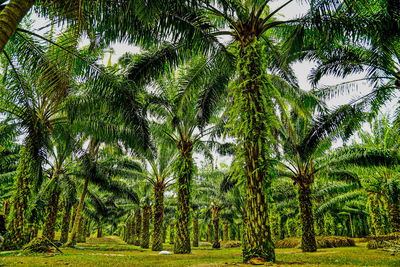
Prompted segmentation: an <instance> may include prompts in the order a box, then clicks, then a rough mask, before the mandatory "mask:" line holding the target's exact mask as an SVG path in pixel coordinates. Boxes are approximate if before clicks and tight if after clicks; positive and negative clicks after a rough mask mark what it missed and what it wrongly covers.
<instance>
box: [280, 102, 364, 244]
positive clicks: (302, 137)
mask: <svg viewBox="0 0 400 267" xmlns="http://www.w3.org/2000/svg"><path fill="white" fill-rule="evenodd" d="M356 112H357V110H356V109H354V108H352V107H350V106H342V107H340V108H338V109H337V110H335V111H333V112H331V113H330V114H322V115H321V116H320V117H318V118H316V119H311V120H310V119H307V118H301V117H299V116H297V115H295V114H292V118H291V119H289V118H288V117H286V116H284V118H288V119H287V120H285V121H284V123H283V126H284V127H283V128H282V129H284V131H285V133H284V135H283V136H282V140H283V144H282V146H283V151H284V155H283V158H284V160H282V161H281V162H280V164H279V165H280V166H282V167H283V168H284V170H285V171H283V172H282V173H279V172H278V176H280V175H282V176H283V177H289V178H291V179H292V180H293V181H294V183H295V184H296V185H297V186H298V198H299V199H298V202H299V206H300V217H301V222H302V243H301V246H302V250H303V251H304V252H313V251H316V250H317V244H316V240H315V231H314V219H313V204H312V199H311V198H312V191H311V190H312V185H313V184H314V181H315V177H316V175H317V173H318V172H319V171H320V170H321V168H323V167H326V165H325V166H324V164H321V163H319V162H318V158H319V157H321V156H324V155H325V153H326V151H327V150H328V149H329V148H330V145H331V142H332V141H333V140H335V139H336V138H337V137H339V135H340V134H341V133H343V132H349V131H350V132H351V129H350V128H351V127H356V126H358V125H357V123H355V122H354V118H355V117H357V116H356V115H357V114H356ZM345 127H346V128H348V129H346V130H341V128H342V129H343V128H345ZM287 171H288V173H286V172H287Z"/></svg>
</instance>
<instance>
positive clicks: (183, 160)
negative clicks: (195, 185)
mask: <svg viewBox="0 0 400 267" xmlns="http://www.w3.org/2000/svg"><path fill="white" fill-rule="evenodd" d="M193 146H194V144H193V143H192V142H191V141H187V140H181V141H180V142H179V143H178V150H179V157H178V159H177V162H176V166H175V168H176V169H175V170H176V174H177V175H178V179H177V180H178V209H177V214H176V224H177V225H176V226H177V227H176V228H177V229H176V230H177V231H176V237H175V243H174V253H175V254H188V253H190V252H191V247H190V234H189V216H190V186H191V180H192V176H193V171H194V165H193V159H192V150H193Z"/></svg>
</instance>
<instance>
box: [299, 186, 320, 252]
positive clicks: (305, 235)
mask: <svg viewBox="0 0 400 267" xmlns="http://www.w3.org/2000/svg"><path fill="white" fill-rule="evenodd" d="M299 205H300V218H301V225H302V235H301V249H302V250H303V252H314V251H317V242H316V240H315V231H314V217H313V208H312V202H311V187H310V185H308V184H306V185H302V186H300V187H299Z"/></svg>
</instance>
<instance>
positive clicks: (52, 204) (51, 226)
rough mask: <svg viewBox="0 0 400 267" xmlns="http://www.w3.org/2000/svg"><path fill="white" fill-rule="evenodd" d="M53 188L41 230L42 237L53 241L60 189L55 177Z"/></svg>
mask: <svg viewBox="0 0 400 267" xmlns="http://www.w3.org/2000/svg"><path fill="white" fill-rule="evenodd" d="M53 179H55V180H54V186H53V190H52V191H51V193H50V196H49V200H48V203H47V217H46V221H45V225H44V228H43V236H46V237H47V238H48V239H49V240H54V234H55V227H56V223H57V214H58V201H59V199H60V193H61V191H60V188H59V186H58V179H57V177H56V176H55V177H53Z"/></svg>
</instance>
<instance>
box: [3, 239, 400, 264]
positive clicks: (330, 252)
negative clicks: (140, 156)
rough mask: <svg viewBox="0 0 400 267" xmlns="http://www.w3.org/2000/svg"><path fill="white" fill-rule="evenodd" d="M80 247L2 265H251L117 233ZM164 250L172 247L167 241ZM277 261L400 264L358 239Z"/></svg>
mask: <svg viewBox="0 0 400 267" xmlns="http://www.w3.org/2000/svg"><path fill="white" fill-rule="evenodd" d="M78 247H79V248H80V249H79V248H78V249H71V248H62V251H63V252H64V254H63V255H56V254H39V255H24V254H22V255H17V254H14V255H10V254H8V253H4V252H3V253H2V252H0V266H96V267H100V266H113V267H114V266H151V267H153V266H157V267H158V266H174V267H176V266H197V267H206V266H213V267H216V266H221V267H222V266H223V267H227V266H252V265H244V264H242V263H241V250H240V248H222V249H219V250H213V249H210V248H208V247H200V248H194V249H193V251H192V253H191V254H190V255H158V252H153V251H151V250H150V249H145V250H143V249H141V248H140V247H136V246H131V245H126V244H124V242H122V241H121V240H120V239H119V238H118V237H104V238H100V239H97V238H89V239H88V242H87V243H86V244H78ZM82 248H83V249H82ZM165 250H169V251H172V250H173V249H172V247H171V245H167V244H166V245H165ZM276 261H277V262H276V263H275V264H273V266H400V254H397V255H391V254H390V253H389V252H385V251H382V250H368V249H367V248H366V244H365V243H357V246H356V247H348V248H329V249H319V250H318V252H314V253H302V252H301V251H300V250H299V249H276Z"/></svg>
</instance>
